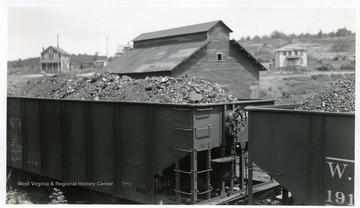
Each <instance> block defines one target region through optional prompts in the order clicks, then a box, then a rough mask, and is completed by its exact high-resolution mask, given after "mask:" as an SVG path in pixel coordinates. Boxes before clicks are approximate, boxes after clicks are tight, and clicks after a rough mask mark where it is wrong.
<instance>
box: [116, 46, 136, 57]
mask: <svg viewBox="0 0 360 208" xmlns="http://www.w3.org/2000/svg"><path fill="white" fill-rule="evenodd" d="M131 49H132V47H131V45H129V44H127V45H118V47H117V49H116V53H115V57H119V56H121V55H122V54H124V53H125V52H126V51H128V50H131Z"/></svg>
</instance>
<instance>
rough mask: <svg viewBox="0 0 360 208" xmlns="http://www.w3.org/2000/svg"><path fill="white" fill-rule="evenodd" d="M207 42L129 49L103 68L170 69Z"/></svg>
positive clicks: (123, 71)
mask: <svg viewBox="0 0 360 208" xmlns="http://www.w3.org/2000/svg"><path fill="white" fill-rule="evenodd" d="M207 43H209V40H206V41H200V42H189V43H180V44H172V45H164V46H157V47H150V48H139V49H133V50H129V51H127V52H126V53H124V54H123V55H122V56H120V57H118V58H115V59H114V60H113V61H112V62H111V63H110V64H109V65H108V66H107V67H106V68H105V69H104V70H106V71H109V72H112V73H118V74H127V73H144V72H160V71H172V70H174V69H175V68H176V67H177V66H178V65H180V64H181V63H183V62H184V61H186V60H187V59H189V58H190V57H191V56H192V55H193V54H194V53H196V52H197V51H199V50H200V49H201V48H202V47H204V46H205V45H206V44H207Z"/></svg>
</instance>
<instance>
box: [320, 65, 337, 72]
mask: <svg viewBox="0 0 360 208" xmlns="http://www.w3.org/2000/svg"><path fill="white" fill-rule="evenodd" d="M316 70H318V71H334V70H335V67H334V66H333V65H331V64H324V65H322V66H320V67H318V68H317V69H316Z"/></svg>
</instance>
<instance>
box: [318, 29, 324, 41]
mask: <svg viewBox="0 0 360 208" xmlns="http://www.w3.org/2000/svg"><path fill="white" fill-rule="evenodd" d="M323 36H324V33H323V32H322V30H320V31H319V32H318V33H317V34H316V37H317V38H319V39H321V38H323Z"/></svg>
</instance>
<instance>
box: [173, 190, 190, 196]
mask: <svg viewBox="0 0 360 208" xmlns="http://www.w3.org/2000/svg"><path fill="white" fill-rule="evenodd" d="M174 191H175V192H177V193H180V194H186V195H192V194H193V192H192V191H191V192H183V191H179V190H176V189H174Z"/></svg>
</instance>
